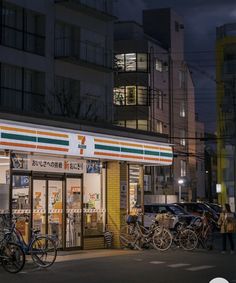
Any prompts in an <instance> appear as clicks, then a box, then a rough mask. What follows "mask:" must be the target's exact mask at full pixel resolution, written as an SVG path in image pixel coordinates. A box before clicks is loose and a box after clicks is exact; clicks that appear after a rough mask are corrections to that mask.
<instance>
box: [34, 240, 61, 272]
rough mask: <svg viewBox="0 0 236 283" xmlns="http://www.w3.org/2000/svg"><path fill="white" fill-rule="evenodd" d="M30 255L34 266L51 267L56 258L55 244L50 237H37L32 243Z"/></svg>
mask: <svg viewBox="0 0 236 283" xmlns="http://www.w3.org/2000/svg"><path fill="white" fill-rule="evenodd" d="M30 254H31V257H32V259H33V261H34V263H35V264H37V265H38V266H40V267H44V268H46V267H49V266H51V265H52V264H53V263H54V261H55V260H56V257H57V248H56V245H55V242H54V240H53V239H51V238H50V237H45V236H38V237H37V238H35V240H34V241H33V242H32V245H31V247H30Z"/></svg>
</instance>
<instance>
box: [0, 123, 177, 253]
mask: <svg viewBox="0 0 236 283" xmlns="http://www.w3.org/2000/svg"><path fill="white" fill-rule="evenodd" d="M104 131H105V130H104ZM114 134H117V133H115V132H114ZM172 156H173V154H172V148H171V147H170V146H169V145H168V144H164V143H156V142H153V141H147V140H139V139H133V138H132V139H131V138H124V137H121V136H115V135H105V134H97V133H92V132H84V131H83V132H82V131H77V130H68V129H62V128H56V127H48V126H42V125H37V124H27V123H18V122H14V121H7V120H0V214H6V213H10V214H16V215H20V214H27V215H29V219H30V221H29V222H26V221H24V219H22V220H19V222H18V228H19V229H20V230H21V232H22V234H23V235H24V238H25V239H26V240H27V239H28V238H29V234H30V229H31V228H32V227H35V228H39V229H40V230H41V231H42V233H48V234H56V235H57V236H58V238H59V245H60V247H61V248H63V249H69V248H70V249H71V248H72V249H76V248H78V249H81V248H83V249H89V248H102V247H104V239H103V233H104V230H105V227H108V229H109V230H111V231H113V233H114V236H115V237H114V245H115V247H118V246H119V237H118V235H119V230H120V227H121V226H122V225H123V224H124V222H125V216H126V214H127V213H128V212H129V211H130V210H131V209H132V207H133V206H134V205H136V204H142V202H143V167H144V165H145V164H146V165H148V164H154V165H162V166H163V165H170V164H171V163H172Z"/></svg>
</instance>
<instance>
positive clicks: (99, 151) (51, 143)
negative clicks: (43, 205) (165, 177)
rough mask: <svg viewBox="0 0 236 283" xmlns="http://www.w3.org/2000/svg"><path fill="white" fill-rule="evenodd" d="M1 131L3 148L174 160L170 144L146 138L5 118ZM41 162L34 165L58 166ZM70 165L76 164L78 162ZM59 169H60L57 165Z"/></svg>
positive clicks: (160, 162)
mask: <svg viewBox="0 0 236 283" xmlns="http://www.w3.org/2000/svg"><path fill="white" fill-rule="evenodd" d="M0 134H1V135H0V148H2V149H9V150H20V151H28V152H29V151H30V152H34V153H46V154H60V155H66V156H74V157H75V156H76V157H84V158H91V159H92V158H96V159H103V160H121V161H133V162H136V163H146V164H156V165H170V164H172V160H173V152H172V147H171V146H169V145H168V144H164V143H158V142H151V141H146V140H137V139H131V138H122V137H116V136H111V135H103V134H93V133H89V132H79V131H73V130H63V129H58V128H53V127H45V126H39V125H30V126H29V124H25V123H16V122H12V123H10V122H6V121H3V120H1V121H0ZM42 161H43V160H38V161H37V160H35V163H34V166H35V167H37V168H41V167H43V166H46V167H47V169H49V170H50V168H52V167H53V166H54V167H55V166H57V165H58V164H57V163H56V164H54V163H53V164H50V163H46V164H45V163H42ZM48 162H49V161H48ZM31 166H33V164H31ZM58 166H59V165H58ZM60 166H61V165H60ZM62 166H64V164H63V165H62ZM69 166H72V167H73V166H76V164H70V165H69ZM54 169H55V168H54ZM58 169H61V168H60V167H58ZM75 170H77V169H75ZM44 171H45V170H44Z"/></svg>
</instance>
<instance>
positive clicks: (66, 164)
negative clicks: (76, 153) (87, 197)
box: [12, 154, 86, 174]
mask: <svg viewBox="0 0 236 283" xmlns="http://www.w3.org/2000/svg"><path fill="white" fill-rule="evenodd" d="M12 168H13V169H15V170H29V171H38V172H54V173H74V174H82V173H84V170H85V168H86V162H85V161H84V160H80V159H78V160H76V159H68V158H56V157H48V156H37V155H25V154H23V155H21V154H15V155H14V156H13V157H12Z"/></svg>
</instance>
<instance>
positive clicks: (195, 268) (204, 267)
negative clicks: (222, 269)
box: [186, 265, 215, 271]
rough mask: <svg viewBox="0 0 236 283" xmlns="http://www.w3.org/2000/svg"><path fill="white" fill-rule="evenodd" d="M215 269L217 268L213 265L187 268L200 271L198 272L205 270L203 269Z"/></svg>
mask: <svg viewBox="0 0 236 283" xmlns="http://www.w3.org/2000/svg"><path fill="white" fill-rule="evenodd" d="M213 267H215V266H213V265H202V266H196V267H190V268H186V270H189V271H198V270H203V269H208V268H213Z"/></svg>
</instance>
